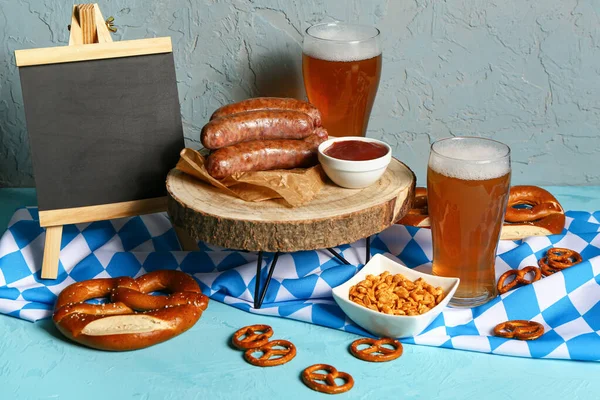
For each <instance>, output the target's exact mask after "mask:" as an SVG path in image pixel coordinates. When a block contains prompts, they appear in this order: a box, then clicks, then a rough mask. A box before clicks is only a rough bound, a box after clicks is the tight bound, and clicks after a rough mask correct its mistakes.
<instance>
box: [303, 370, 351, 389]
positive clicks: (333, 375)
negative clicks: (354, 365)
mask: <svg viewBox="0 0 600 400" xmlns="http://www.w3.org/2000/svg"><path fill="white" fill-rule="evenodd" d="M320 370H323V371H326V372H327V373H326V374H320V373H317V372H316V371H320ZM337 378H340V379H343V380H344V381H345V382H344V384H343V385H339V386H338V384H337V383H335V380H336V379H337ZM317 381H322V382H325V383H320V382H317ZM302 382H304V384H305V385H306V386H308V387H309V388H311V389H312V390H316V391H317V392H321V393H327V394H338V393H344V392H347V391H348V390H350V389H352V387H353V386H354V379H353V378H352V375H350V374H348V373H346V372H339V371H338V370H337V369H335V368H334V367H332V366H331V365H327V364H315V365H311V366H310V367H307V368H306V369H304V371H302Z"/></svg>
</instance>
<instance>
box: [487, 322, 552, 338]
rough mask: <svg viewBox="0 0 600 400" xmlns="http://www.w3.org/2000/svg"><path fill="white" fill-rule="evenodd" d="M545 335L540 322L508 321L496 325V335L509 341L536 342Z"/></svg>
mask: <svg viewBox="0 0 600 400" xmlns="http://www.w3.org/2000/svg"><path fill="white" fill-rule="evenodd" d="M543 334H544V326H543V325H542V324H540V323H539V322H535V321H526V320H520V319H517V320H513V321H506V322H503V323H501V324H498V325H496V327H495V328H494V335H495V336H500V337H504V338H507V339H518V340H535V339H537V338H539V337H541V336H542V335H543Z"/></svg>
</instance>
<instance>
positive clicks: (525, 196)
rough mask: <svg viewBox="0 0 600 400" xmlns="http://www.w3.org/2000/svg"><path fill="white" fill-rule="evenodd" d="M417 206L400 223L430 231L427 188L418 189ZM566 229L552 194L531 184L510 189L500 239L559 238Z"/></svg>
mask: <svg viewBox="0 0 600 400" xmlns="http://www.w3.org/2000/svg"><path fill="white" fill-rule="evenodd" d="M414 204H415V205H414V206H413V209H411V210H410V211H409V212H408V214H407V215H406V216H404V218H402V219H401V220H400V221H398V224H402V225H409V226H416V227H420V228H429V227H430V223H429V215H428V212H427V190H426V189H425V188H417V190H416V192H415V202H414ZM518 206H527V207H526V208H519V207H518ZM564 226H565V212H564V210H563V208H562V206H561V205H560V203H559V202H558V200H556V198H555V197H554V196H552V194H550V193H549V192H548V191H546V190H544V189H542V188H540V187H537V186H529V185H520V186H513V187H511V188H510V195H509V198H508V206H507V209H506V216H505V218H504V224H503V226H502V232H501V234H500V239H504V240H517V239H523V238H526V237H529V236H547V235H556V234H560V233H561V232H562V230H563V228H564Z"/></svg>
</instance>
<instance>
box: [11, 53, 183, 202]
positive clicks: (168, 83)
mask: <svg viewBox="0 0 600 400" xmlns="http://www.w3.org/2000/svg"><path fill="white" fill-rule="evenodd" d="M19 73H20V77H21V86H22V91H23V98H24V105H25V115H26V121H27V130H28V133H29V141H30V146H31V155H32V161H33V171H34V176H35V181H36V187H37V196H38V205H39V209H40V210H56V209H68V208H77V207H85V206H94V205H102V204H110V203H120V202H127V201H133V200H143V199H150V198H156V197H162V196H165V195H166V190H165V178H166V176H167V173H168V172H169V170H170V169H171V168H173V167H174V166H175V165H176V163H177V161H178V159H179V152H180V151H181V150H182V149H183V148H184V139H183V130H182V123H181V114H180V108H179V98H178V94H177V81H176V76H175V66H174V61H173V54H172V53H170V52H169V53H163V54H149V55H137V56H128V57H122V58H109V59H94V60H83V61H77V62H60V63H52V64H46V65H31V66H24V67H20V68H19Z"/></svg>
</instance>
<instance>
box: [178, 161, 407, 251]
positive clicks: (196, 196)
mask: <svg viewBox="0 0 600 400" xmlns="http://www.w3.org/2000/svg"><path fill="white" fill-rule="evenodd" d="M415 182H416V179H415V175H414V173H413V172H412V171H411V170H410V169H409V168H408V167H407V166H406V165H404V164H403V163H401V162H400V161H398V160H396V159H394V158H392V161H391V163H390V165H389V167H388V168H387V170H386V172H385V174H384V175H383V176H382V177H381V179H379V181H377V182H376V183H374V184H373V185H371V186H369V187H367V188H364V189H345V188H342V187H339V186H337V185H335V184H334V183H332V182H331V181H329V180H328V182H327V183H326V185H325V186H324V187H323V189H322V190H321V191H320V192H319V194H318V195H317V196H316V197H315V198H314V199H313V200H312V201H311V202H309V203H308V204H305V205H303V206H300V207H294V208H291V207H289V206H286V205H285V204H283V202H281V201H279V200H266V201H262V202H247V201H244V200H241V199H239V198H235V197H232V196H230V195H227V194H225V193H223V192H221V191H220V190H219V189H217V188H215V187H213V186H210V185H208V184H205V183H203V182H201V181H199V180H197V179H195V178H193V177H191V176H189V175H187V174H185V173H183V172H181V171H179V170H175V169H173V170H171V172H170V173H169V175H168V176H167V192H168V195H169V201H168V203H169V204H168V210H169V215H170V216H171V220H172V222H173V224H174V225H175V226H176V228H178V229H180V230H183V231H185V232H186V233H187V234H188V235H189V236H190V237H191V238H192V239H194V240H196V241H204V242H207V243H210V244H213V245H217V246H222V247H226V248H230V249H237V250H247V251H268V252H277V251H279V252H293V251H301V250H315V249H323V248H328V247H335V246H339V245H341V244H347V243H352V242H354V241H356V240H359V239H363V238H366V237H368V236H371V235H373V234H376V233H379V232H381V231H382V230H384V229H386V228H387V227H389V226H391V225H392V224H394V223H395V222H396V221H398V220H399V219H400V218H402V217H403V216H404V215H405V214H406V213H407V212H408V210H409V209H410V208H411V207H412V202H413V199H414V191H415Z"/></svg>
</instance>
